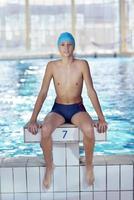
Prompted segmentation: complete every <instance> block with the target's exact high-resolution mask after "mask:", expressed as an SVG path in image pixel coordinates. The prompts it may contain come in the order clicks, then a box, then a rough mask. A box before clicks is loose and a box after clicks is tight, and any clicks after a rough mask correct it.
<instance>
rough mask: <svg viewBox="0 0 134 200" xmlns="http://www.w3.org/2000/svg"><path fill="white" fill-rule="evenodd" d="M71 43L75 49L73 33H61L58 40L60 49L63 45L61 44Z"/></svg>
mask: <svg viewBox="0 0 134 200" xmlns="http://www.w3.org/2000/svg"><path fill="white" fill-rule="evenodd" d="M65 41H66V42H70V43H71V44H72V45H73V47H75V40H74V37H73V36H72V34H71V33H68V32H64V33H61V34H60V36H59V38H58V42H57V44H58V47H59V46H60V45H61V43H63V42H65Z"/></svg>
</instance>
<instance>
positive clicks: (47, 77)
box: [30, 62, 52, 123]
mask: <svg viewBox="0 0 134 200" xmlns="http://www.w3.org/2000/svg"><path fill="white" fill-rule="evenodd" d="M51 79H52V63H51V62H49V63H48V64H47V67H46V71H45V75H44V78H43V81H42V86H41V89H40V92H39V95H38V97H37V100H36V103H35V106H34V109H33V113H32V116H31V119H30V123H35V122H36V120H37V116H38V114H39V112H40V110H41V107H42V104H43V102H44V100H45V99H46V96H47V92H48V89H49V85H50V81H51Z"/></svg>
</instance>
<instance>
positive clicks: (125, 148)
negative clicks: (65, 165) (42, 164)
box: [0, 58, 134, 157]
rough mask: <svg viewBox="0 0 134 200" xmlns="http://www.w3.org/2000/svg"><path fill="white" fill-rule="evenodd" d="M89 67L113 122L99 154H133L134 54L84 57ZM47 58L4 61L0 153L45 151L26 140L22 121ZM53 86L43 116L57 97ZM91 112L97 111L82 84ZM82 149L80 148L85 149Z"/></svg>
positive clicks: (98, 147) (0, 69)
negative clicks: (116, 56)
mask: <svg viewBox="0 0 134 200" xmlns="http://www.w3.org/2000/svg"><path fill="white" fill-rule="evenodd" d="M86 59H87V60H88V62H89V64H90V67H91V73H92V77H93V82H94V86H95V88H96V91H97V94H98V97H99V100H100V102H101V105H102V109H103V112H104V114H105V116H106V119H107V121H108V123H109V130H108V141H107V142H106V143H99V144H96V146H95V154H108V155H109V154H133V153H134V79H133V74H134V64H133V63H134V58H86ZM48 61H49V60H47V59H31V60H12V61H0V136H1V139H0V156H2V157H3V156H4V157H5V156H6V157H8V156H11V157H14V156H20V155H31V156H32V155H41V154H42V151H41V149H40V146H39V144H24V142H23V126H24V125H25V123H26V122H27V121H28V120H29V118H30V116H31V112H32V109H33V106H34V103H35V100H36V96H37V94H38V92H39V88H40V84H41V81H42V77H43V74H44V69H45V66H46V63H47V62H48ZM54 95H55V93H54V88H53V84H51V85H50V89H49V93H48V96H47V99H46V101H45V103H44V105H43V108H42V111H41V113H40V115H39V119H43V117H44V115H45V114H46V113H47V112H49V111H50V109H51V106H52V104H53V102H54ZM82 96H83V99H84V104H85V107H86V109H87V111H88V112H89V113H90V114H91V116H92V117H93V118H94V119H96V114H95V112H94V110H93V108H92V105H91V103H90V100H89V99H88V97H87V93H86V88H85V86H84V87H83V94H82ZM81 154H82V150H81Z"/></svg>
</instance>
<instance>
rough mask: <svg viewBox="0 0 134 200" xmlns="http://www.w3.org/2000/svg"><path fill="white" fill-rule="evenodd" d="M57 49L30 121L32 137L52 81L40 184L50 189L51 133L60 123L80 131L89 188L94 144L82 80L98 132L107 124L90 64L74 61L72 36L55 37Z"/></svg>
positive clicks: (51, 168) (47, 69)
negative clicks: (54, 92) (44, 170)
mask: <svg viewBox="0 0 134 200" xmlns="http://www.w3.org/2000/svg"><path fill="white" fill-rule="evenodd" d="M58 48H59V52H60V55H61V59H60V60H56V61H51V62H49V63H48V64H47V67H46V71H45V75H44V78H43V82H42V86H41V90H40V92H39V95H38V98H37V100H36V103H35V106H34V110H33V114H32V116H31V119H30V121H29V125H28V130H29V131H30V132H32V133H33V134H36V133H37V129H38V124H37V116H38V114H39V112H40V109H41V107H42V104H43V102H44V100H45V99H46V96H47V92H48V89H49V85H50V81H51V79H53V81H54V86H55V91H56V99H55V103H54V105H53V107H52V110H51V112H50V113H48V114H47V116H46V117H45V119H44V123H43V125H42V128H41V147H42V150H43V154H44V159H45V163H46V172H45V174H44V179H43V184H44V186H45V188H49V187H50V185H51V178H52V173H53V168H54V165H53V158H52V137H51V135H52V132H53V131H54V130H55V129H56V128H57V127H58V126H60V125H61V124H63V123H65V122H68V123H72V124H74V125H76V126H78V127H79V128H80V129H81V130H82V132H83V144H84V149H85V157H86V179H87V183H88V184H89V185H92V184H93V182H94V173H93V163H92V161H93V150H94V143H95V138H94V122H93V120H92V119H91V117H90V115H89V114H88V113H87V112H86V109H85V107H84V105H83V102H82V97H81V94H82V86H83V81H85V84H86V87H87V93H88V96H89V98H90V100H91V102H92V104H93V107H94V109H95V111H96V113H97V115H98V124H96V126H97V128H98V131H99V132H100V133H102V132H105V131H106V130H107V123H106V121H105V118H104V115H103V113H102V110H101V106H100V103H99V100H98V97H97V94H96V91H95V89H94V87H93V83H92V78H91V74H90V68H89V65H88V63H87V62H86V61H85V60H79V59H76V58H75V57H74V55H73V52H74V48H75V40H74V37H73V36H72V35H71V34H70V33H68V32H64V33H62V34H61V35H60V36H59V38H58Z"/></svg>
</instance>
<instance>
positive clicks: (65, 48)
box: [59, 41, 74, 57]
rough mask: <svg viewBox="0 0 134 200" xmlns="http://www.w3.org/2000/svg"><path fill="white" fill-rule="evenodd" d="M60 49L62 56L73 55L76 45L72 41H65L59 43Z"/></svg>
mask: <svg viewBox="0 0 134 200" xmlns="http://www.w3.org/2000/svg"><path fill="white" fill-rule="evenodd" d="M59 51H60V54H61V56H63V57H69V56H72V55H73V51H74V46H73V44H72V43H71V42H68V41H65V42H62V43H61V44H60V45H59Z"/></svg>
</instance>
